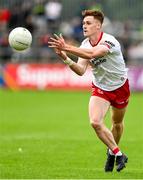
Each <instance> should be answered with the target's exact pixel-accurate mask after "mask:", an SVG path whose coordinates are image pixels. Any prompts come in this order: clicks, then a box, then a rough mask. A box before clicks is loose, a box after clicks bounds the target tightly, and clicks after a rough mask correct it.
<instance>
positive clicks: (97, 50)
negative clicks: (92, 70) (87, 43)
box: [49, 34, 109, 59]
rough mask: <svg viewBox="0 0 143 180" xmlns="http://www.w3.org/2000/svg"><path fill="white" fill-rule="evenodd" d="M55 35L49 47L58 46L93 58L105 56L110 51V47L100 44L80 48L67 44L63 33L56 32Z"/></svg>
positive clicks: (83, 56) (79, 55)
mask: <svg viewBox="0 0 143 180" xmlns="http://www.w3.org/2000/svg"><path fill="white" fill-rule="evenodd" d="M54 36H55V38H51V41H50V42H49V44H50V46H49V47H52V48H58V49H60V50H62V51H66V52H69V53H72V54H74V55H76V56H78V57H81V58H84V59H93V58H96V57H103V56H105V55H106V54H107V53H108V52H109V49H108V47H106V46H105V45H98V46H96V47H93V48H91V49H85V48H79V47H75V46H72V45H69V44H67V43H66V42H65V40H64V38H63V37H62V36H61V35H60V36H57V35H56V34H55V35H54Z"/></svg>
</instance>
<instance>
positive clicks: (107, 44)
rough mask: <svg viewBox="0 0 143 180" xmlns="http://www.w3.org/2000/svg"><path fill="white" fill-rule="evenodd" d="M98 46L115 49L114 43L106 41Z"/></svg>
mask: <svg viewBox="0 0 143 180" xmlns="http://www.w3.org/2000/svg"><path fill="white" fill-rule="evenodd" d="M100 44H102V45H105V46H107V47H108V48H109V49H111V48H112V47H115V44H114V43H112V42H111V41H107V40H105V41H104V42H102V43H100Z"/></svg>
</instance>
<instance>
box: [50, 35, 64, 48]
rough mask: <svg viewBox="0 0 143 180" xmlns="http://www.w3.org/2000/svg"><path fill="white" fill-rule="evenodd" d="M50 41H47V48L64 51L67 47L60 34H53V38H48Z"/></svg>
mask: <svg viewBox="0 0 143 180" xmlns="http://www.w3.org/2000/svg"><path fill="white" fill-rule="evenodd" d="M50 40H51V41H49V42H48V43H49V47H51V48H56V49H59V50H61V51H62V50H65V49H66V47H67V44H66V42H65V40H64V38H63V36H62V34H60V35H59V36H58V35H57V34H54V38H50Z"/></svg>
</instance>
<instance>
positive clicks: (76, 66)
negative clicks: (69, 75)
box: [63, 58, 86, 76]
mask: <svg viewBox="0 0 143 180" xmlns="http://www.w3.org/2000/svg"><path fill="white" fill-rule="evenodd" d="M63 62H64V63H65V64H67V65H68V66H69V67H70V69H71V70H72V71H73V72H75V73H76V74H78V75H79V76H82V75H83V74H84V73H85V70H86V68H84V67H82V66H81V65H80V64H78V63H76V62H74V61H72V60H71V59H70V58H67V59H66V60H63Z"/></svg>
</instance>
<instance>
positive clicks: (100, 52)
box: [93, 45, 109, 57]
mask: <svg viewBox="0 0 143 180" xmlns="http://www.w3.org/2000/svg"><path fill="white" fill-rule="evenodd" d="M108 53H109V48H108V47H107V46H105V45H98V46H96V47H93V57H103V56H105V55H106V54H108Z"/></svg>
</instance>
